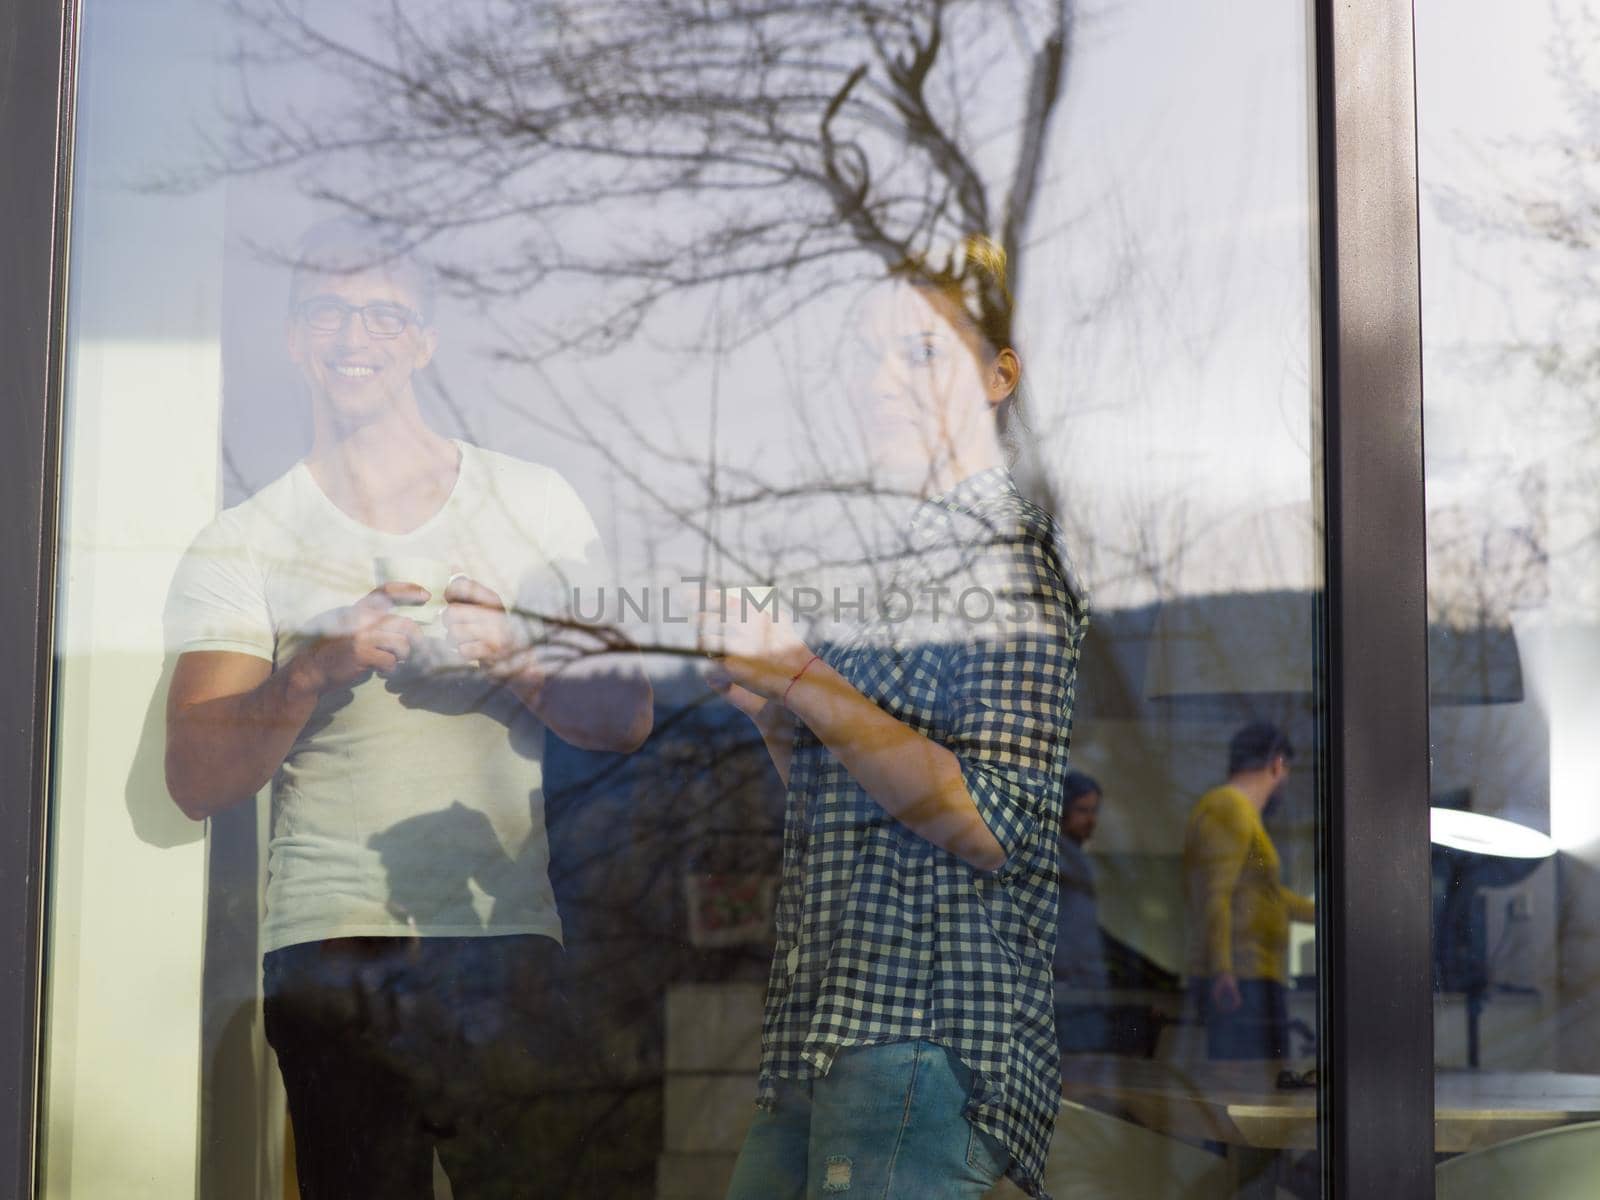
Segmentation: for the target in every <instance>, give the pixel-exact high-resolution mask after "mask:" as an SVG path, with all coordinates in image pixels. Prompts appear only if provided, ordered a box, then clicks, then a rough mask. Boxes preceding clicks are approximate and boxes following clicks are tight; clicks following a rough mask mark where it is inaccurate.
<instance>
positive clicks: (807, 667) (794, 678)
mask: <svg viewBox="0 0 1600 1200" xmlns="http://www.w3.org/2000/svg"><path fill="white" fill-rule="evenodd" d="M821 657H822V655H820V654H813V655H812V656H811V657H810V658H808V659H806V665H805V666H803V667H801V668H800V669H799V670H798V671H796V672H795V673H794V674H793V675H791V676H790V677H789V686H788V687H786V688H784V689H783V699H782V700H779V701H778V703H779V704H781V705H783V706H784V707H785V708H788V707H789V693H790V692H792V691H794V685H795V684H797V683H799V682H800V676H802V675H804V674H805V673H806V672H807V671H809V670H810V669H811V664H812V663H814V662H816V661H817V660H818V659H819V658H821Z"/></svg>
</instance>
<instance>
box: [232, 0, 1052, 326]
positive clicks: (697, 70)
mask: <svg viewBox="0 0 1600 1200" xmlns="http://www.w3.org/2000/svg"><path fill="white" fill-rule="evenodd" d="M235 7H236V10H237V12H238V14H239V16H240V17H241V18H242V20H243V22H244V23H245V27H246V28H247V29H248V30H250V34H249V35H248V36H247V38H246V40H245V41H244V43H243V45H242V47H241V50H240V63H241V67H242V69H243V72H244V79H245V81H246V83H247V86H246V87H245V88H243V89H242V90H241V95H242V97H243V99H242V100H241V103H240V107H239V109H238V111H237V113H236V118H237V119H236V120H235V122H234V124H233V127H232V134H231V136H230V138H229V140H228V143H227V145H226V146H225V147H223V148H222V153H221V157H220V160H219V163H218V164H217V165H218V166H220V167H221V169H223V170H226V171H228V172H241V171H276V170H282V169H287V170H292V171H295V172H297V173H298V174H299V177H300V178H301V180H302V182H303V184H304V185H305V187H306V188H307V190H309V191H311V192H312V193H314V194H316V195H317V196H319V197H321V198H322V199H325V200H327V201H329V202H332V203H333V204H335V205H338V206H340V207H342V208H344V209H346V210H349V211H351V212H354V213H359V214H361V215H363V216H366V217H369V218H373V219H376V220H379V221H382V222H384V223H386V224H389V225H392V226H393V227H395V228H396V229H398V230H401V231H403V232H404V234H405V235H406V236H407V237H408V238H409V239H410V240H411V241H413V242H414V243H416V244H418V245H424V244H427V243H430V242H433V241H435V240H437V239H443V238H446V237H449V238H450V239H452V250H451V258H450V262H449V263H448V264H447V266H446V274H447V276H448V278H449V280H450V282H451V283H453V284H454V285H455V286H456V287H457V288H458V289H460V290H462V291H464V292H466V293H468V294H471V295H473V296H475V297H480V298H487V297H497V296H499V297H503V296H508V295H522V294H526V293H529V292H531V291H534V290H535V289H540V288H557V289H563V290H568V289H572V288H574V287H587V288H588V289H589V290H588V291H587V292H586V299H588V300H589V301H590V303H587V304H584V305H582V306H580V309H579V311H576V312H573V310H572V309H571V307H570V306H569V307H568V308H567V309H566V310H564V311H567V312H570V313H572V319H570V320H566V321H561V322H557V323H552V324H549V325H547V326H546V327H545V328H543V329H541V330H540V331H538V334H537V335H536V336H535V338H534V341H533V343H532V344H531V345H530V346H528V347H527V348H526V353H528V354H529V355H531V356H534V357H537V356H540V355H543V354H548V353H551V352H554V351H557V350H559V349H561V348H563V347H567V346H572V345H581V346H585V347H590V348H599V347H604V346H606V345H611V344H615V343H616V342H618V341H619V340H623V339H626V338H627V337H628V336H629V335H630V334H631V333H633V332H634V331H635V330H637V329H638V327H639V324H640V322H641V321H642V320H643V319H644V318H645V317H646V315H647V314H648V313H649V312H650V311H651V309H652V308H653V307H655V306H656V305H657V304H658V303H659V302H660V301H661V300H663V299H664V298H665V297H667V296H670V295H674V294H681V293H683V292H685V291H689V290H694V289H699V288H713V287H714V288H717V289H720V291H721V294H722V295H723V296H724V298H725V300H726V301H728V302H729V308H728V311H729V312H731V313H735V314H738V315H739V317H740V324H741V325H742V326H743V327H744V328H745V329H750V328H756V327H759V326H760V325H762V324H764V323H767V322H770V321H772V320H774V319H776V318H778V317H780V316H782V315H783V314H784V313H786V312H787V311H790V310H791V309H792V308H793V306H794V304H795V302H796V298H797V296H804V295H806V294H810V293H812V292H814V291H816V290H817V289H820V288H826V287H828V286H829V285H830V284H832V283H835V282H838V281H839V280H840V279H841V278H843V277H845V276H848V275H850V274H856V275H859V273H860V269H861V264H862V263H863V262H864V261H871V260H876V261H877V262H878V263H880V264H889V265H892V264H895V263H899V262H902V261H904V260H905V259H906V258H907V257H908V255H910V254H913V253H916V252H920V251H925V250H926V249H927V248H928V247H929V246H930V245H936V244H938V243H940V242H944V241H952V240H954V239H955V238H956V237H958V236H959V235H960V234H962V233H967V232H974V231H979V232H985V233H989V234H991V235H992V236H994V237H995V238H996V239H997V240H998V241H1000V242H1001V244H1002V245H1004V247H1005V248H1006V250H1007V251H1008V252H1009V253H1010V254H1011V255H1012V258H1013V263H1014V264H1020V262H1021V259H1022V255H1021V254H1020V253H1019V252H1020V251H1021V250H1022V249H1023V248H1024V247H1025V245H1026V242H1027V231H1028V226H1029V222H1030V219H1031V218H1032V216H1033V213H1034V209H1035V201H1036V198H1037V195H1038V192H1039V186H1040V180H1041V177H1042V174H1043V171H1044V155H1043V147H1044V144H1045V132H1046V130H1047V127H1048V124H1049V120H1050V116H1051V113H1052V110H1053V109H1054V107H1055V105H1056V103H1057V101H1058V100H1059V98H1060V96H1061V94H1062V88H1063V84H1064V81H1065V77H1066V65H1067V56H1068V51H1069V45H1070V39H1071V35H1072V28H1073V14H1074V7H1075V6H1074V4H1073V3H1072V0H1030V2H1025V3H1021V4H1018V3H999V2H994V0H967V2H961V0H915V2H913V3H906V4H875V3H860V2H858V0H850V2H848V3H846V2H838V0H820V2H817V3H807V4H798V5H797V4H788V3H783V2H782V0H766V2H764V3H749V2H746V0H712V2H711V3H698V2H688V0H645V2H642V3H633V2H630V3H616V2H614V0H563V2H560V3H553V4H540V5H535V4H524V3H511V2H500V3H479V4H473V5H460V4H458V5H452V6H450V8H449V9H448V10H441V9H439V8H438V7H437V6H432V5H429V6H422V5H417V4H408V3H403V2H402V3H381V4H378V3H372V4H366V5H358V6H340V7H339V9H338V10H336V11H334V12H330V11H329V10H327V9H326V8H322V7H319V8H316V9H313V8H312V7H311V6H309V5H305V4H300V3H294V2H293V0H236V5H235ZM352 9H355V10H356V11H354V12H353V11H352ZM290 63H293V64H296V65H295V66H294V68H293V71H292V72H291V71H290V69H289V67H288V66H287V65H286V64H290ZM274 71H280V72H282V74H283V76H284V78H285V79H287V78H288V77H289V76H291V75H298V73H300V72H305V71H311V72H314V73H315V76H316V78H317V80H318V82H319V85H321V86H324V87H325V86H326V85H327V83H328V82H329V81H337V86H336V88H335V89H334V91H333V92H332V93H330V94H329V103H327V104H324V105H320V106H317V107H314V108H308V107H307V106H306V105H305V103H304V101H303V100H300V101H293V102H290V101H286V102H281V103H275V102H269V101H266V100H262V99H258V97H260V96H263V95H266V94H268V92H270V91H271V90H272V89H271V88H270V87H263V86H262V80H263V78H264V77H269V76H270V75H271V74H272V72H274ZM280 94H281V89H280ZM1000 97H1005V98H1006V99H1004V100H1002V99H1000ZM980 101H981V103H980ZM473 232H476V233H478V234H480V235H483V236H481V237H480V238H479V243H478V244H479V245H480V246H481V247H482V248H483V249H482V250H481V252H479V253H477V254H465V253H463V252H462V251H461V250H460V246H461V244H462V239H461V238H460V237H459V236H458V235H461V234H464V233H466V234H470V233H473ZM569 298H570V291H569Z"/></svg>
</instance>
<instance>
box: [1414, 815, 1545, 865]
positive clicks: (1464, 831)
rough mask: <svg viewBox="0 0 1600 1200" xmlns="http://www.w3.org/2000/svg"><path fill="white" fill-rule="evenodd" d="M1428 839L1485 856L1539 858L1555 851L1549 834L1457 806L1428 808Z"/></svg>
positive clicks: (1443, 845)
mask: <svg viewBox="0 0 1600 1200" xmlns="http://www.w3.org/2000/svg"><path fill="white" fill-rule="evenodd" d="M1428 817H1429V827H1430V834H1429V840H1430V841H1432V842H1433V844H1434V845H1435V846H1440V847H1442V848H1444V849H1447V850H1457V851H1461V852H1463V853H1466V854H1476V855H1480V856H1482V857H1485V858H1514V859H1540V858H1549V857H1550V856H1551V855H1552V854H1554V853H1555V852H1556V844H1555V842H1553V841H1551V840H1550V835H1549V834H1544V833H1540V832H1539V831H1538V830H1537V829H1529V828H1528V827H1527V826H1526V825H1519V824H1518V823H1517V822H1515V821H1507V820H1506V819H1505V818H1504V817H1491V816H1487V815H1486V814H1484V813H1475V812H1467V811H1465V810H1464V809H1459V808H1432V809H1429V810H1428Z"/></svg>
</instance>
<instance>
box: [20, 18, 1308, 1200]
mask: <svg viewBox="0 0 1600 1200" xmlns="http://www.w3.org/2000/svg"><path fill="white" fill-rule="evenodd" d="M1309 39H1310V23H1309V17H1308V12H1307V11H1305V10H1303V9H1302V8H1300V7H1297V6H1294V5H1288V6H1286V5H1282V4H1278V3H1273V2H1271V0H1250V2H1249V3H1244V4H1229V5H1221V4H1202V5H1191V6H1187V7H1182V8H1174V6H1171V5H1164V4H1156V3H1153V2H1151V0H1104V2H1099V3H1092V4H1091V3H1081V4H1059V3H1043V2H1041V3H1032V2H1030V3H1023V4H1016V3H998V2H993V3H991V2H980V0H971V2H967V3H953V2H952V3H938V2H934V0H928V2H925V3H915V4H909V5H908V4H882V5H877V4H861V3H858V2H855V0H852V2H851V3H848V4H835V3H831V2H822V3H815V4H810V5H804V6H798V7H797V6H786V5H780V4H771V5H761V4H749V3H732V2H712V3H705V2H703V0H694V2H693V3H687V2H685V3H679V2H677V0H661V2H659V3H650V4H637V3H630V4H616V3H607V2H604V0H565V2H562V3H552V4H520V3H513V2H511V0H450V2H448V3H441V2H440V0H428V2H426V3H424V2H422V0H416V2H412V0H402V2H400V3H394V2H391V0H383V2H381V3H380V2H378V0H371V2H366V0H363V2H358V3H351V4H345V5H310V4H299V3H284V2H282V0H235V2H234V3H231V4H229V5H223V6H218V5H212V4H203V3H200V2H199V0H141V2H140V3H138V4H125V3H112V2H111V0H85V3H84V4H83V21H82V46H81V69H80V75H79V77H80V80H81V94H80V96H79V104H78V109H77V111H78V127H77V140H76V162H75V170H74V182H73V195H72V204H73V212H72V216H73V223H72V228H73V235H72V238H73V240H72V265H71V275H70V296H71V301H70V312H69V337H68V348H69V355H68V357H69V372H68V394H67V428H66V432H65V446H66V460H65V474H64V484H63V487H64V496H63V502H64V512H65V526H64V532H63V543H62V555H63V562H64V564H65V571H64V574H63V580H64V582H63V586H62V591H61V596H60V601H59V603H60V623H59V624H60V629H61V637H60V642H59V645H58V693H57V702H58V720H57V723H56V734H55V736H56V745H55V753H56V757H55V761H56V763H57V764H58V765H57V772H56V778H55V780H54V792H53V797H52V799H53V807H52V821H53V842H52V863H51V868H52V874H51V910H50V921H49V929H48V937H49V961H50V968H49V978H48V980H47V984H48V998H47V1012H48V1044H47V1063H46V1080H45V1082H46V1099H45V1121H44V1123H43V1124H44V1129H43V1144H42V1148H41V1149H42V1153H41V1162H42V1168H43V1178H44V1181H45V1182H44V1191H45V1193H46V1194H47V1195H49V1196H51V1197H57V1196H59V1197H63V1198H64V1197H96V1198H98V1197H100V1196H105V1195H111V1194H115V1195H118V1196H150V1197H159V1198H161V1200H169V1198H170V1197H173V1196H187V1195H201V1196H207V1197H212V1196H226V1197H229V1198H230V1200H231V1198H235V1197H238V1198H247V1197H260V1198H263V1200H264V1198H266V1197H273V1198H274V1200H276V1198H277V1197H283V1196H295V1195H302V1194H303V1195H306V1196H316V1195H332V1196H338V1197H355V1196H374V1197H379V1196H381V1197H385V1198H388V1197H398V1196H406V1197H412V1196H434V1197H446V1196H459V1197H462V1200H466V1198H467V1197H497V1196H507V1197H519V1198H521V1197H527V1196H532V1195H550V1196H565V1195H573V1196H605V1197H660V1198H661V1200H679V1198H687V1197H695V1198H697V1200H700V1198H704V1197H715V1196H722V1195H732V1196H736V1197H758V1198H761V1200H766V1198H768V1197H771V1196H775V1195H781V1194H786V1193H788V1192H789V1191H791V1190H792V1191H796V1192H798V1191H800V1190H802V1189H807V1190H808V1193H809V1190H815V1189H818V1188H820V1189H822V1190H833V1191H841V1192H842V1191H846V1190H848V1189H855V1190H858V1191H859V1190H862V1189H868V1190H875V1191H877V1192H881V1191H882V1189H883V1182H882V1181H883V1180H884V1179H885V1178H886V1177H887V1175H888V1173H889V1172H890V1171H893V1173H894V1176H895V1178H896V1179H899V1180H902V1181H903V1184H902V1186H904V1187H906V1188H908V1189H910V1190H908V1191H907V1192H906V1194H907V1195H916V1196H919V1197H920V1196H926V1195H951V1196H955V1195H963V1196H970V1197H974V1198H975V1197H979V1196H985V1195H988V1196H995V1197H1001V1196H1016V1195H1019V1194H1022V1193H1023V1192H1028V1193H1031V1194H1034V1195H1040V1194H1051V1195H1055V1196H1058V1197H1065V1196H1075V1195H1084V1194H1094V1195H1110V1194H1118V1195H1121V1194H1127V1195H1139V1196H1143V1197H1156V1196H1171V1197H1174V1198H1177V1197H1184V1198H1191V1197H1199V1196H1204V1197H1234V1196H1238V1197H1247V1196H1248V1197H1256V1196H1273V1195H1275V1194H1277V1195H1283V1194H1291V1195H1295V1196H1303V1197H1310V1196H1316V1195H1318V1194H1319V1190H1318V1189H1319V1182H1318V1180H1319V1168H1318V1160H1317V1142H1316V1139H1317V1127H1316V1115H1317V1105H1318V1097H1319V1087H1318V1077H1317V1073H1316V1070H1315V1068H1316V1066H1317V1063H1318V1061H1319V1048H1318V1033H1319V1031H1318V1028H1317V1020H1316V998H1317V986H1318V980H1317V975H1316V969H1317V968H1316V963H1317V959H1316V953H1315V931H1314V899H1313V897H1314V896H1315V894H1316V892H1317V890H1318V880H1317V866H1316V862H1315V855H1314V847H1315V845H1316V843H1317V832H1318V821H1319V820H1320V814H1321V813H1322V812H1323V811H1324V808H1325V799H1326V797H1325V795H1324V792H1323V788H1324V786H1325V771H1324V767H1323V745H1324V736H1323V724H1322V723H1323V720H1324V712H1323V683H1322V680H1323V672H1322V664H1321V663H1320V661H1319V659H1318V615H1317V614H1318V613H1319V612H1320V611H1321V603H1322V576H1321V564H1322V561H1323V546H1322V540H1321V538H1322V532H1321V530H1322V523H1321V519H1320V510H1319V505H1320V467H1321V440H1320V431H1319V428H1318V424H1317V421H1318V413H1319V408H1320V397H1319V396H1318V394H1317V391H1316V381H1317V380H1318V378H1319V374H1320V366H1319V363H1318V361H1317V347H1316V331H1317V328H1318V322H1317V314H1316V312H1315V309H1314V297H1315V295H1316V284H1315V263H1314V260H1313V253H1314V251H1313V247H1314V246H1315V244H1316V241H1315V238H1314V236H1313V233H1314V230H1315V219H1316V213H1315V209H1314V205H1313V201H1312V197H1313V196H1314V195H1315V186H1314V185H1315V181H1314V179H1313V178H1312V174H1311V172H1312V169H1313V164H1314V161H1315V154H1314V147H1313V146H1312V145H1311V142H1310V137H1311V130H1312V128H1313V121H1312V117H1313V113H1312V109H1311V94H1312V88H1311V85H1310V78H1309V74H1308V71H1309V63H1310V61H1311V46H1310V40H1309ZM913 1078H914V1079H916V1080H918V1081H919V1082H918V1087H917V1089H916V1091H915V1092H914V1093H911V1095H912V1097H913V1099H915V1101H916V1103H915V1104H913V1105H911V1106H910V1108H909V1110H908V1100H907V1096H908V1089H909V1081H910V1080H911V1079H913ZM758 1101H759V1103H758ZM908 1112H909V1115H908ZM841 1114H849V1115H848V1116H846V1117H841Z"/></svg>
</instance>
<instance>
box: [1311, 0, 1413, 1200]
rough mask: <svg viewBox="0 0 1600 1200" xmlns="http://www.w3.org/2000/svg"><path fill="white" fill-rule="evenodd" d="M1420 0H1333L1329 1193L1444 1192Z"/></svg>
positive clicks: (1321, 142)
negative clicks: (1436, 1065)
mask: <svg viewBox="0 0 1600 1200" xmlns="http://www.w3.org/2000/svg"><path fill="white" fill-rule="evenodd" d="M1412 31H1413V23H1412V11H1411V5H1410V3H1408V2H1406V0H1338V2H1337V3H1336V2H1335V0H1316V64H1317V69H1316V86H1317V105H1316V108H1317V160H1318V192H1319V199H1320V217H1321V238H1320V240H1321V247H1322V249H1321V255H1320V269H1321V296H1322V303H1321V315H1322V387H1323V436H1324V456H1323V470H1324V487H1325V492H1324V497H1325V507H1324V516H1325V529H1326V531H1327V537H1326V543H1325V551H1326V555H1327V559H1326V564H1327V584H1328V587H1327V597H1326V619H1325V621H1324V622H1323V628H1324V631H1325V643H1324V663H1325V665H1326V676H1325V681H1324V682H1325V685H1326V692H1325V696H1326V708H1325V710H1324V712H1325V717H1326V724H1325V726H1324V736H1325V739H1326V741H1325V745H1326V747H1327V755H1326V763H1327V778H1326V780H1325V781H1324V782H1325V785H1326V786H1324V787H1323V788H1322V789H1320V791H1321V794H1322V795H1323V796H1324V797H1325V799H1324V804H1325V805H1326V807H1325V810H1324V812H1323V814H1322V821H1321V831H1322V835H1321V836H1322V856H1321V857H1322V864H1321V865H1322V872H1321V887H1322V889H1323V890H1322V894H1321V897H1320V899H1321V903H1320V905H1319V912H1318V938H1317V944H1318V953H1319V956H1320V960H1321V961H1320V964H1319V966H1320V971H1319V975H1320V978H1321V979H1322V980H1323V986H1322V989H1321V1001H1322V1009H1321V1013H1320V1014H1319V1015H1320V1024H1321V1037H1320V1038H1319V1043H1320V1047H1321V1054H1322V1060H1323V1061H1322V1067H1323V1070H1321V1071H1320V1072H1319V1074H1320V1077H1321V1078H1322V1079H1323V1080H1324V1081H1325V1085H1324V1091H1323V1094H1322V1112H1321V1118H1322V1119H1321V1144H1322V1145H1323V1147H1324V1148H1325V1152H1324V1155H1323V1173H1324V1192H1325V1194H1327V1195H1330V1196H1336V1197H1345V1196H1350V1197H1365V1196H1386V1197H1389V1196H1392V1197H1397V1198H1398V1197H1405V1198H1407V1200H1412V1198H1415V1200H1430V1198H1431V1197H1432V1196H1433V1191H1434V1181H1433V978H1432V969H1431V921H1430V916H1429V914H1430V912H1431V898H1430V890H1429V889H1430V875H1429V858H1428V854H1429V849H1428V755H1429V743H1428V660H1427V648H1428V618H1427V574H1426V542H1425V540H1424V499H1423V457H1422V305H1421V278H1420V265H1419V262H1420V254H1419V247H1418V235H1419V227H1418V213H1417V147H1416V83H1415V67H1414V59H1413V52H1412V41H1413V37H1412Z"/></svg>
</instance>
